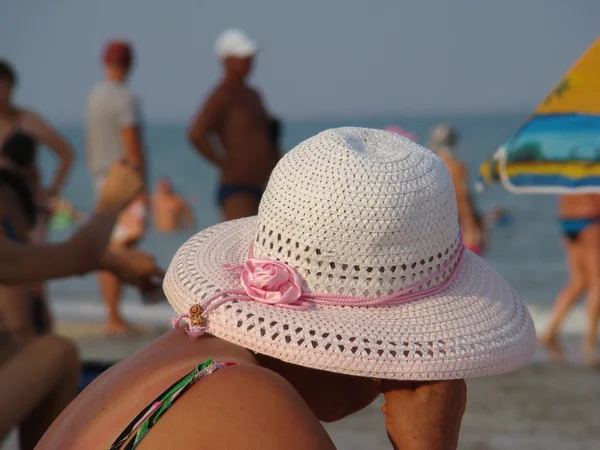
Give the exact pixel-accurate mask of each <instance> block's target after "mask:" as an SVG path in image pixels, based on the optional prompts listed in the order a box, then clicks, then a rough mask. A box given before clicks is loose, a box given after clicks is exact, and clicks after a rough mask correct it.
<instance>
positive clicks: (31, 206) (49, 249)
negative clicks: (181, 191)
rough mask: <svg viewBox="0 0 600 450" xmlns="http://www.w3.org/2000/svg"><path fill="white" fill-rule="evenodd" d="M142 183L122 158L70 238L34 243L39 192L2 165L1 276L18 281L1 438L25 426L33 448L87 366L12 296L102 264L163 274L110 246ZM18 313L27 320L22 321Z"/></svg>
mask: <svg viewBox="0 0 600 450" xmlns="http://www.w3.org/2000/svg"><path fill="white" fill-rule="evenodd" d="M141 188H142V180H141V178H140V177H139V176H138V175H137V174H136V172H135V171H134V170H133V169H132V168H131V167H128V166H126V165H124V164H121V163H117V164H115V165H114V167H113V168H112V169H111V170H110V172H109V174H108V175H107V181H106V183H105V186H104V187H103V189H102V192H101V193H100V196H99V199H98V202H97V203H96V206H95V209H94V213H93V214H92V216H91V217H90V219H89V221H88V222H87V223H86V224H85V225H83V226H82V227H81V228H80V229H79V230H78V231H77V232H76V233H75V234H74V235H73V237H72V238H71V239H70V240H69V241H67V242H64V243H31V230H32V228H33V227H34V226H35V222H36V220H37V219H38V214H37V206H36V202H35V197H34V194H33V192H32V190H31V188H30V186H29V184H28V182H27V180H26V178H25V176H24V174H22V173H20V172H19V171H17V170H14V169H12V168H6V166H5V165H4V164H3V167H2V168H0V224H1V227H0V282H1V283H5V284H11V286H3V287H2V288H1V289H0V400H1V402H2V411H1V412H0V441H2V439H3V438H4V437H6V435H7V434H8V433H9V432H10V431H11V430H12V429H13V428H14V427H17V426H18V427H19V431H20V439H19V440H20V446H21V448H22V449H33V448H34V447H35V446H36V444H37V442H38V441H39V439H40V438H41V436H42V435H43V434H44V432H45V431H46V429H47V428H48V427H49V426H50V424H51V423H52V422H53V421H54V419H55V418H56V417H57V416H58V415H59V414H60V412H61V411H62V410H63V409H64V408H65V407H66V406H67V405H68V404H69V403H70V402H71V401H72V400H73V398H75V395H76V393H77V388H78V385H79V370H80V363H79V359H78V356H77V350H76V348H75V346H74V345H73V343H71V342H70V341H69V340H67V339H65V338H61V337H58V336H54V335H52V334H46V335H44V336H42V337H37V336H36V335H35V334H36V333H35V330H34V329H33V326H32V325H31V324H29V325H27V324H25V323H24V322H25V321H26V320H27V318H28V316H27V315H24V316H21V317H20V318H19V317H15V314H14V312H15V311H11V310H7V308H6V300H7V296H9V297H11V298H9V299H8V300H14V299H19V298H20V299H21V301H22V302H23V303H26V302H27V300H28V297H27V295H25V293H24V286H25V284H26V283H30V282H36V281H38V282H39V281H44V280H49V279H55V278H62V277H68V276H73V275H82V274H84V273H86V272H89V271H92V270H98V269H101V268H103V269H104V270H110V271H112V272H114V273H115V274H117V275H118V276H120V277H122V278H123V279H125V280H127V281H128V282H130V283H132V284H135V285H137V286H138V287H140V288H144V287H147V286H149V285H150V284H151V282H150V280H151V279H152V277H154V276H160V277H162V271H161V270H160V268H158V267H157V266H156V263H155V261H154V258H152V257H151V256H150V255H147V254H144V253H143V252H138V251H135V250H134V251H122V252H115V251H112V250H108V251H107V247H108V242H109V238H110V234H111V231H112V229H113V227H114V224H115V222H116V220H117V217H118V215H119V213H120V212H121V211H122V210H123V209H124V208H125V207H126V206H127V204H129V202H130V201H131V200H132V199H133V198H134V197H135V196H136V195H138V193H139V192H140V190H141ZM10 306H16V305H15V304H14V303H13V304H12V305H10ZM9 309H10V308H9ZM17 313H18V312H17ZM15 318H17V320H22V322H21V323H15V322H14V321H13V320H14V319H15ZM15 326H16V328H15Z"/></svg>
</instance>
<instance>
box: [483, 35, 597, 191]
mask: <svg viewBox="0 0 600 450" xmlns="http://www.w3.org/2000/svg"><path fill="white" fill-rule="evenodd" d="M479 175H480V177H479V178H480V182H481V183H482V184H484V185H485V184H491V183H494V182H501V183H502V185H503V186H504V187H505V188H506V189H507V190H509V191H511V192H514V193H546V194H569V193H571V194H575V193H586V192H587V193H590V192H594V193H600V37H599V38H597V39H596V41H595V42H594V43H593V44H592V45H591V46H590V47H589V48H588V49H587V50H586V52H585V53H584V54H583V55H582V56H581V57H580V58H579V60H578V61H577V62H576V63H575V64H574V65H573V66H572V67H571V68H570V69H569V71H568V72H567V73H566V74H565V75H564V76H563V78H562V79H561V80H560V81H559V82H558V83H557V84H556V86H554V88H553V89H552V91H551V92H550V93H549V94H548V95H547V96H546V98H545V99H544V100H543V101H542V103H540V104H539V105H538V106H537V108H536V109H535V111H534V112H533V113H532V114H531V115H530V116H529V117H528V118H527V120H526V121H525V123H524V124H523V125H522V126H521V128H520V129H519V130H518V131H517V133H516V134H515V135H514V136H512V137H511V138H510V139H509V140H508V141H507V142H506V143H505V144H504V145H503V146H501V147H500V148H499V149H498V150H497V152H496V154H495V155H494V156H493V157H492V158H491V159H488V160H486V161H484V162H483V164H482V165H481V167H480V171H479Z"/></svg>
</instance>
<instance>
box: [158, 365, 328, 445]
mask: <svg viewBox="0 0 600 450" xmlns="http://www.w3.org/2000/svg"><path fill="white" fill-rule="evenodd" d="M155 429H156V431H155V432H154V433H153V434H154V436H152V437H151V434H149V435H148V438H147V439H152V443H151V444H150V442H149V443H148V444H149V445H151V446H154V447H156V448H163V445H164V446H166V445H167V444H169V445H171V446H172V447H171V448H176V447H177V445H182V446H186V448H191V449H194V448H198V449H200V448H206V447H205V445H206V442H211V448H212V449H214V450H219V449H223V450H225V449H238V448H239V449H250V448H256V449H259V448H260V449H265V450H270V449H273V450H275V449H281V448H286V449H297V450H304V449H306V450H309V449H311V450H312V449H314V450H333V449H335V447H334V445H333V443H332V442H331V440H330V438H329V436H328V435H327V433H326V431H325V429H324V428H323V426H322V425H321V423H320V422H319V421H318V419H317V418H316V417H315V415H314V414H313V413H312V412H311V411H310V409H309V408H308V406H307V405H306V403H305V402H304V401H303V400H302V398H301V397H300V395H299V394H298V393H297V392H296V391H295V389H294V388H293V387H292V385H291V384H289V383H288V382H287V381H286V380H285V379H284V378H283V377H281V376H280V375H278V374H276V373H275V372H272V371H270V370H268V369H265V368H262V367H260V366H256V365H251V364H239V365H236V366H233V367H227V368H224V369H221V370H219V371H217V372H215V373H213V374H211V375H209V376H207V377H206V378H204V379H202V380H201V381H199V382H198V383H197V385H196V386H194V387H193V388H192V389H190V390H189V391H188V392H186V394H184V395H183V396H182V397H181V399H180V400H179V401H178V402H177V404H176V405H174V406H173V408H172V411H169V414H165V416H164V417H163V418H162V419H161V421H160V422H159V423H157V425H156V426H155ZM189 430H198V434H197V436H198V439H197V440H196V441H195V442H193V439H190V436H191V434H190V432H189ZM176 435H177V436H180V437H177V438H174V436H176ZM174 439H175V441H178V442H175V441H174ZM179 440H180V442H179ZM194 445H197V447H195V446H194ZM154 447H152V448H154ZM149 448H150V447H149ZM164 448H166V447H164Z"/></svg>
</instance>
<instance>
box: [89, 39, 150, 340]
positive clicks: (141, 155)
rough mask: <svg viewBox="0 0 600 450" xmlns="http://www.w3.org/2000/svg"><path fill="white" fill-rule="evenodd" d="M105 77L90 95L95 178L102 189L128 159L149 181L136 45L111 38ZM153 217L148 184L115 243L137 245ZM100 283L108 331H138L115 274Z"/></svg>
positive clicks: (123, 221) (103, 275)
mask: <svg viewBox="0 0 600 450" xmlns="http://www.w3.org/2000/svg"><path fill="white" fill-rule="evenodd" d="M102 62H103V64H104V80H103V81H102V82H100V83H99V84H98V85H96V87H94V89H93V90H92V92H91V94H90V95H89V97H88V99H87V105H86V111H87V117H86V130H85V134H86V136H85V146H86V154H87V163H88V170H89V172H90V176H91V178H92V181H93V183H94V186H95V188H96V191H97V192H98V191H99V190H100V189H101V188H102V186H103V184H104V182H105V180H106V174H107V172H108V170H109V168H110V167H111V165H112V164H113V163H114V162H115V161H118V160H120V159H122V158H125V159H126V160H128V161H129V162H130V163H131V164H133V165H135V166H136V167H139V169H140V171H141V175H142V179H143V180H144V182H146V156H145V151H144V145H143V142H142V136H141V119H140V113H139V110H138V102H137V100H136V98H135V96H134V95H133V94H132V93H131V91H130V90H129V89H128V87H127V85H126V83H127V80H128V77H129V75H130V73H131V70H132V68H133V63H134V55H133V49H132V47H131V45H130V44H129V43H127V42H123V41H111V42H109V43H108V44H107V45H106V46H105V48H104V51H103V54H102ZM147 216H148V198H147V193H146V188H145V187H144V191H143V192H142V193H141V194H140V195H139V196H138V197H137V198H136V199H134V200H133V201H132V203H131V205H129V207H128V208H127V209H126V210H125V211H124V212H123V214H122V215H121V217H120V218H119V222H118V224H117V226H116V228H115V231H114V234H113V237H112V240H111V247H112V248H115V249H122V248H132V247H134V246H135V245H136V244H137V243H139V242H140V240H141V239H142V238H143V236H144V234H145V231H146V224H147ZM98 279H99V284H100V289H101V292H102V295H103V296H104V300H105V303H106V307H107V309H108V311H107V313H108V314H107V322H106V332H107V333H108V334H124V333H128V332H131V331H135V330H136V328H135V327H132V326H131V325H130V324H128V323H127V322H126V321H125V320H124V319H123V317H122V316H121V313H120V310H119V300H120V297H121V288H122V286H121V282H120V281H119V279H118V278H116V277H115V276H114V275H113V274H111V273H108V272H102V273H100V275H99V278H98Z"/></svg>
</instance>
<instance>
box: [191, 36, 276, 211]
mask: <svg viewBox="0 0 600 450" xmlns="http://www.w3.org/2000/svg"><path fill="white" fill-rule="evenodd" d="M215 47H216V53H217V57H218V58H219V60H220V61H221V63H222V64H223V78H222V79H221V81H220V82H219V84H218V85H217V86H216V87H215V88H214V89H213V91H212V92H211V93H210V95H209V96H208V98H207V100H206V101H205V103H204V104H203V106H202V108H201V109H200V110H199V112H198V113H197V115H196V117H195V118H194V119H193V121H192V123H191V125H190V127H189V131H188V139H189V141H190V143H191V144H192V145H193V147H194V148H195V149H196V150H197V151H198V152H199V153H200V154H201V155H202V156H203V157H204V158H205V159H206V160H207V161H208V162H209V163H211V164H213V165H215V166H216V167H217V168H218V169H219V171H220V174H219V187H218V193H217V203H218V204H219V206H220V207H221V210H222V212H223V217H224V219H225V220H232V219H239V218H242V217H248V216H253V215H256V213H257V212H258V204H259V202H260V199H261V197H262V194H263V192H264V189H265V186H266V184H267V180H268V179H269V175H270V174H271V171H272V170H273V167H274V165H275V163H276V161H275V159H277V158H276V157H274V156H273V155H274V154H275V153H277V152H278V150H276V149H273V140H272V138H271V133H272V129H271V122H270V116H269V113H268V112H267V109H266V107H265V104H264V102H263V100H262V96H261V94H260V93H259V92H258V90H256V89H255V88H253V87H251V86H249V85H248V83H247V80H248V76H249V75H250V72H251V71H252V67H253V64H254V57H255V55H256V53H257V51H258V47H257V45H256V44H255V43H254V42H253V41H251V40H250V38H248V36H247V35H246V34H245V33H244V32H243V31H241V30H235V29H232V30H227V31H224V32H223V33H222V34H221V35H220V36H219V37H218V38H217V41H216V45H215ZM215 137H216V138H217V139H215Z"/></svg>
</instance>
